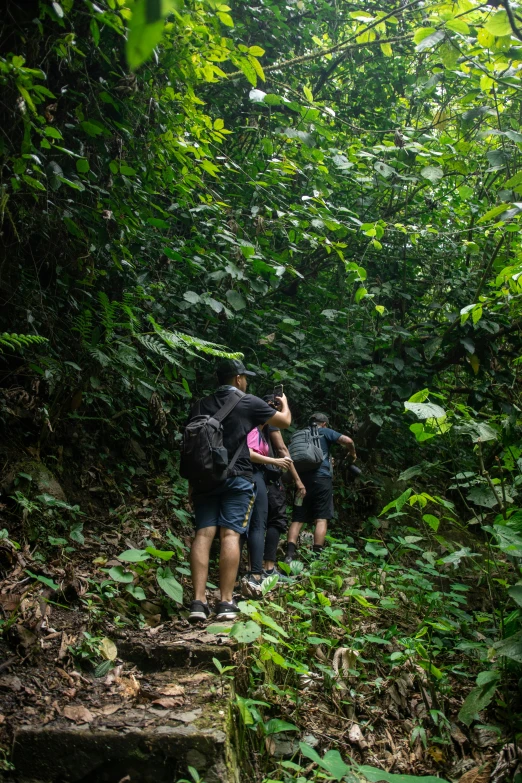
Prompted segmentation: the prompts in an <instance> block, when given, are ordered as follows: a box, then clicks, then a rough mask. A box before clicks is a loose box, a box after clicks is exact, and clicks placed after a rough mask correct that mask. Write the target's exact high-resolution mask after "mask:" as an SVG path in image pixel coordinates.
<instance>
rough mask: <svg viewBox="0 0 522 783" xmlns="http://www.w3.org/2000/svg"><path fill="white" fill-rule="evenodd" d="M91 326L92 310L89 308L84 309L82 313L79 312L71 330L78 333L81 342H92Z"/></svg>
mask: <svg viewBox="0 0 522 783" xmlns="http://www.w3.org/2000/svg"><path fill="white" fill-rule="evenodd" d="M92 328H93V326H92V312H91V311H90V310H84V311H83V313H80V315H79V316H78V317H77V318H76V321H75V324H74V326H73V327H72V331H73V332H78V333H79V335H80V337H81V338H82V342H84V343H92Z"/></svg>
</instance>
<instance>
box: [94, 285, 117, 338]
mask: <svg viewBox="0 0 522 783" xmlns="http://www.w3.org/2000/svg"><path fill="white" fill-rule="evenodd" d="M98 300H99V302H100V304H101V321H102V324H103V325H104V327H105V331H106V333H107V339H108V340H110V338H111V336H112V333H113V332H114V329H115V327H116V326H118V324H117V323H116V313H117V311H118V307H119V302H110V301H109V297H108V296H107V294H106V293H105V291H98Z"/></svg>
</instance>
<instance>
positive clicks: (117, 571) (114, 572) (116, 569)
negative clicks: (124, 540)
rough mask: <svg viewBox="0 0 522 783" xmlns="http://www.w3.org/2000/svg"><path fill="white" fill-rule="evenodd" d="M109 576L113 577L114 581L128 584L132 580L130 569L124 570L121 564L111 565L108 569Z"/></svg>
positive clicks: (132, 575)
mask: <svg viewBox="0 0 522 783" xmlns="http://www.w3.org/2000/svg"><path fill="white" fill-rule="evenodd" d="M109 576H110V578H111V579H114V581H115V582H123V583H124V584H128V583H129V582H132V581H134V574H133V573H132V571H125V570H124V568H123V566H113V567H112V568H110V569H109Z"/></svg>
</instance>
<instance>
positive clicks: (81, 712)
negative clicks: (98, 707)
mask: <svg viewBox="0 0 522 783" xmlns="http://www.w3.org/2000/svg"><path fill="white" fill-rule="evenodd" d="M63 716H64V718H68V719H69V720H72V721H74V722H75V723H91V721H93V720H94V715H93V714H92V712H91V711H90V710H88V709H87V707H83V706H82V705H77V706H75V705H69V706H67V707H64V708H63Z"/></svg>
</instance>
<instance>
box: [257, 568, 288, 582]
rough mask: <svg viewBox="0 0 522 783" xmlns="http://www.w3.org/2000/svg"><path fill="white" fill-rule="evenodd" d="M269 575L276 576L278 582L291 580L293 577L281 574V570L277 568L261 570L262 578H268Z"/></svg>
mask: <svg viewBox="0 0 522 783" xmlns="http://www.w3.org/2000/svg"><path fill="white" fill-rule="evenodd" d="M271 576H277V577H278V581H279V582H292V581H293V579H292V577H290V576H287V575H286V574H283V572H282V571H280V570H279V568H275V567H274V568H272V570H271V571H266V570H265V571H263V579H269V578H270V577H271Z"/></svg>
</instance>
